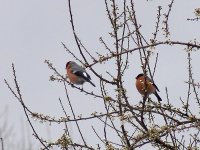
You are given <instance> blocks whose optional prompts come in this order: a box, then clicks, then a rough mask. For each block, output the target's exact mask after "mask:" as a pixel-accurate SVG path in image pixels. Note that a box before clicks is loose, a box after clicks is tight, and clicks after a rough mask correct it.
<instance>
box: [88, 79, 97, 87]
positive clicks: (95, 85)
mask: <svg viewBox="0 0 200 150" xmlns="http://www.w3.org/2000/svg"><path fill="white" fill-rule="evenodd" d="M88 82H89V83H90V84H92V85H93V86H94V87H96V85H95V84H94V83H92V81H90V80H89V81H88Z"/></svg>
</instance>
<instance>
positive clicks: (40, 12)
mask: <svg viewBox="0 0 200 150" xmlns="http://www.w3.org/2000/svg"><path fill="white" fill-rule="evenodd" d="M135 2H136V10H137V12H136V13H137V17H138V21H139V23H140V24H143V27H142V32H143V33H144V34H145V36H146V38H147V39H150V38H152V35H151V33H153V32H154V31H155V29H154V26H155V24H154V22H155V20H156V10H157V6H158V5H162V6H163V10H162V13H164V12H165V10H166V8H167V3H166V1H158V0H154V1H150V2H146V1H141V0H136V1H135ZM167 2H169V1H167ZM199 4H200V3H199V1H188V0H177V1H175V4H174V5H173V8H172V12H171V16H170V20H169V24H170V26H169V27H170V31H171V37H170V39H171V40H175V41H176V40H178V41H183V42H188V41H189V40H192V39H194V38H196V39H197V40H198V41H199V40H200V34H199V33H200V28H199V25H200V23H199V22H190V21H186V19H187V18H192V17H194V14H193V12H194V9H195V8H197V7H199ZM72 10H73V14H74V22H75V26H76V29H77V33H78V35H79V38H80V39H81V41H82V42H83V43H84V45H85V46H86V47H87V48H88V49H89V50H90V51H91V53H92V54H94V56H97V55H96V54H95V52H96V51H98V52H99V53H102V54H105V53H106V51H105V49H104V47H103V46H102V45H101V44H100V42H99V37H100V36H102V37H103V38H104V39H105V40H106V41H107V43H108V45H111V46H113V45H112V41H111V40H110V38H109V35H108V32H109V31H111V25H110V24H108V23H109V22H108V19H107V16H106V12H105V6H104V2H103V1H99V0H84V2H83V1H78V0H73V2H72ZM0 18H1V21H0V41H1V42H0V43H1V44H0V51H1V55H0V60H1V63H0V68H1V74H0V89H1V91H2V92H1V94H0V100H1V105H0V110H2V111H3V109H4V108H5V107H6V106H8V109H9V110H8V112H9V117H8V118H7V119H8V121H9V123H10V124H13V125H14V131H15V133H16V136H17V137H19V138H21V135H20V130H21V121H22V120H24V122H26V119H24V118H25V115H24V113H23V111H22V107H21V105H20V104H19V103H18V101H17V100H16V99H15V98H14V96H13V95H12V94H11V93H10V91H9V90H8V89H7V88H6V86H5V84H4V82H3V79H5V78H6V79H7V80H8V81H9V83H11V85H13V81H12V68H11V64H12V63H14V64H15V68H16V71H17V78H18V81H19V84H20V87H21V92H22V94H23V98H24V101H25V103H26V104H27V105H28V107H29V108H30V109H31V110H32V111H33V112H39V113H44V114H47V115H53V116H56V117H59V116H61V115H63V112H62V110H61V107H60V105H59V101H58V98H59V97H60V98H61V99H62V100H63V101H65V93H64V88H63V85H62V84H60V83H56V82H49V76H50V75H52V71H50V69H49V68H48V67H47V65H46V64H45V63H44V60H45V59H47V60H50V61H51V62H52V63H53V64H54V66H55V67H56V68H57V70H58V71H59V72H60V73H62V74H63V75H65V64H66V62H67V61H69V60H73V57H72V56H70V54H68V53H67V52H65V50H64V48H63V46H62V44H61V42H64V43H65V44H66V45H67V46H68V47H69V48H70V49H71V50H73V51H74V52H75V53H76V54H78V51H77V47H76V45H75V42H74V39H73V36H72V31H71V26H70V22H69V13H68V6H67V1H64V0H62V1H54V0H43V1H41V0H34V1H31V0H28V1H27V0H18V1H15V0H6V1H5V0H0ZM160 39H161V40H162V39H163V36H162V35H160ZM132 48H134V47H132ZM183 49H184V47H180V46H174V47H170V46H158V47H157V48H156V49H155V52H159V62H158V67H157V72H156V76H155V78H154V79H155V81H156V83H157V85H158V87H159V89H160V91H161V92H160V96H161V97H163V100H164V102H165V97H166V96H165V90H164V89H165V87H166V86H167V87H168V88H169V93H170V97H171V98H173V99H177V98H179V97H180V96H182V97H183V98H185V97H186V93H185V92H186V90H187V84H185V83H184V81H186V80H187V76H188V75H187V74H186V72H187V62H186V60H187V59H186V58H187V54H186V53H185V52H184V50H183ZM78 55H79V54H78ZM195 55H196V56H195ZM155 56H156V55H154V56H153V57H152V64H153V62H154V61H155ZM192 56H193V59H192V64H193V71H194V73H195V77H196V79H197V81H198V80H199V78H198V77H199V75H200V72H199V68H198V66H199V57H198V56H199V52H195V53H193V54H192ZM79 58H80V57H79ZM130 60H133V61H131V63H130V68H129V70H128V71H127V74H126V75H125V86H126V88H127V91H128V95H129V100H130V102H131V103H132V104H137V101H134V100H135V99H137V100H138V101H139V99H140V95H139V94H138V93H137V92H136V89H135V86H134V82H135V81H134V78H135V76H136V75H137V74H138V73H140V72H141V69H140V65H139V63H138V62H139V59H138V53H134V54H133V55H131V59H130ZM107 65H109V63H106V64H105V65H104V64H103V65H97V66H95V67H94V69H96V70H97V72H98V73H100V74H102V75H104V76H106V73H105V72H106V71H107V70H109V69H110V67H109V68H108V67H106V66H107ZM109 71H111V72H114V71H115V70H109ZM88 72H89V73H90V75H91V77H92V80H93V81H94V83H96V85H98V84H99V81H98V79H97V77H95V76H94V75H93V74H92V73H91V72H90V71H88ZM130 83H131V84H130ZM84 87H85V88H88V89H89V91H94V92H96V93H100V89H99V88H98V86H97V88H95V89H93V87H91V85H90V84H85V85H84ZM68 90H69V93H70V97H71V101H72V104H73V106H74V109H75V111H76V114H77V115H78V114H81V113H82V114H91V113H92V112H94V111H95V110H104V109H103V108H104V107H100V106H102V102H101V101H100V100H99V99H93V98H92V97H91V98H88V96H85V95H84V94H83V93H77V91H76V90H75V89H73V88H71V87H70V86H68ZM133 91H134V92H133ZM183 93H184V94H183ZM65 103H66V101H65ZM174 104H175V105H178V104H176V102H174ZM66 107H67V104H66ZM2 111H0V112H2ZM67 111H68V112H70V111H69V108H67ZM22 118H23V119H22ZM1 123H2V122H1ZM1 123H0V125H1ZM90 123H91V122H90ZM90 123H86V122H83V124H82V125H83V129H84V127H88V126H89V127H91V124H90ZM24 124H25V123H24ZM92 124H95V122H92ZM95 125H96V124H95ZM35 126H36V129H37V130H38V132H39V133H41V134H40V135H44V137H45V136H47V137H48V136H50V135H48V134H46V132H47V131H46V126H45V125H39V124H38V123H36V124H35ZM96 126H98V125H96ZM63 128H64V127H63V126H59V127H53V126H52V127H51V128H50V129H49V130H50V132H51V137H52V138H51V139H57V138H58V137H59V136H60V134H61V133H62V129H63ZM71 128H72V132H74V131H73V129H74V128H73V127H71ZM19 129H20V130H19ZM84 132H86V134H89V133H87V131H84ZM73 134H74V137H76V133H73ZM92 136H94V135H92ZM32 139H34V137H33V138H32ZM86 139H87V140H88V141H89V142H90V143H93V142H94V141H93V140H91V139H90V137H87V138H86Z"/></svg>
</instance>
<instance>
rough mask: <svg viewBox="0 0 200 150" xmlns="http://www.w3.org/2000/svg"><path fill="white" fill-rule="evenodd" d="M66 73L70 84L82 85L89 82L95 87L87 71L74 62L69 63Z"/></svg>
mask: <svg viewBox="0 0 200 150" xmlns="http://www.w3.org/2000/svg"><path fill="white" fill-rule="evenodd" d="M66 71H67V75H68V78H69V80H70V82H72V83H73V84H77V85H82V84H83V83H84V82H89V83H90V84H92V85H93V86H94V87H95V85H94V83H92V82H91V81H90V80H91V78H90V76H89V74H88V73H87V72H86V71H85V69H84V68H83V67H81V66H79V65H78V64H77V63H75V62H74V61H69V62H67V64H66Z"/></svg>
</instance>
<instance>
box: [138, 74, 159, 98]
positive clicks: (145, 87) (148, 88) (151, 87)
mask: <svg viewBox="0 0 200 150" xmlns="http://www.w3.org/2000/svg"><path fill="white" fill-rule="evenodd" d="M145 78H146V79H145ZM145 82H146V83H145ZM136 88H137V90H138V92H139V93H140V94H141V95H143V96H149V95H150V94H154V95H155V96H156V97H157V99H158V101H162V99H161V98H160V96H159V95H158V93H157V91H159V89H158V87H157V86H156V85H155V84H154V83H153V82H152V80H151V79H150V78H149V77H148V76H145V75H144V74H142V73H141V74H139V75H138V76H137V77H136Z"/></svg>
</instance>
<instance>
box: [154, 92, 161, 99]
mask: <svg viewBox="0 0 200 150" xmlns="http://www.w3.org/2000/svg"><path fill="white" fill-rule="evenodd" d="M154 94H155V96H156V97H157V99H158V101H162V99H161V97H160V96H159V95H158V93H157V92H155V93H154Z"/></svg>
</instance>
